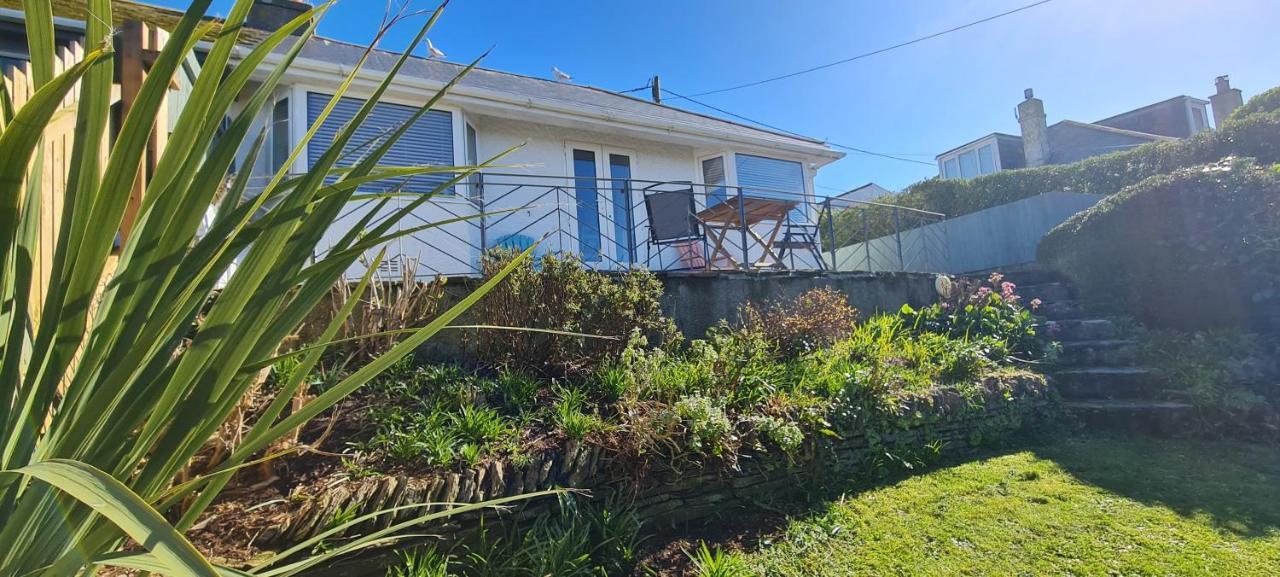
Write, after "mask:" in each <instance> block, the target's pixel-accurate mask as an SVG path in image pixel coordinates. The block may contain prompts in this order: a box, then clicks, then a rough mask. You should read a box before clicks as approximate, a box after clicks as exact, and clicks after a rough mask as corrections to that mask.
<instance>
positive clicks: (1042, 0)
mask: <svg viewBox="0 0 1280 577" xmlns="http://www.w3.org/2000/svg"><path fill="white" fill-rule="evenodd" d="M1052 1H1053V0H1040V1H1039V2H1033V3H1031V4H1027V5H1026V6H1021V7H1018V8H1014V9H1013V10H1009V11H1008V12H1001V13H999V14H996V15H994V16H988V17H986V18H983V19H981V20H974V21H973V22H969V23H968V24H962V25H960V26H956V27H955V28H948V29H946V30H943V31H941V32H935V33H933V34H930V35H928V36H921V37H919V38H913V39H911V40H908V41H906V42H901V43H898V44H894V45H893V46H886V47H884V48H880V49H878V50H872V51H871V52H865V53H862V54H859V55H857V56H851V57H849V58H845V59H843V60H837V61H835V62H828V63H826V64H819V65H818V66H814V67H812V68H806V69H804V70H800V71H797V72H791V73H789V74H783V75H781V76H774V77H772V78H765V79H764V80H757V81H755V82H748V83H746V84H739V85H737V86H730V87H728V88H719V89H716V90H708V91H706V92H699V93H697V94H694V96H695V97H697V96H707V95H709V94H720V93H722V92H729V91H731V90H740V89H743V88H749V87H752V86H759V85H761V84H768V83H770V82H777V81H779V80H784V79H787V78H791V77H794V76H800V75H801V74H808V73H810V72H817V71H818V70H822V69H825V68H831V67H832V66H839V65H841V64H846V63H849V62H853V61H854V60H861V59H863V58H868V57H871V56H875V55H877V54H883V53H885V52H888V51H890V50H897V49H898V48H902V47H904V46H910V45H912V44H916V43H919V42H924V41H925V40H932V39H934V38H937V37H939V36H944V35H946V34H951V33H952V32H958V31H960V30H964V29H965V28H971V27H973V26H977V25H979V24H984V23H987V22H990V21H992V20H995V19H997V18H1003V17H1005V16H1008V15H1010V14H1016V13H1018V12H1022V11H1023V10H1030V9H1032V8H1035V7H1036V6H1040V5H1042V4H1048V3H1049V2H1052Z"/></svg>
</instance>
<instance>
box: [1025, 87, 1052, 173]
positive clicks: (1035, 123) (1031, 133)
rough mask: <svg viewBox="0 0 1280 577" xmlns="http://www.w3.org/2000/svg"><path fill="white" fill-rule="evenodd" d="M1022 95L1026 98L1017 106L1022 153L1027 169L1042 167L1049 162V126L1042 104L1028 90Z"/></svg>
mask: <svg viewBox="0 0 1280 577" xmlns="http://www.w3.org/2000/svg"><path fill="white" fill-rule="evenodd" d="M1022 94H1023V96H1025V97H1026V99H1025V100H1023V101H1022V102H1021V103H1019V104H1018V124H1021V125H1022V152H1023V154H1024V155H1025V156H1026V158H1027V168H1034V167H1036V166H1044V165H1045V163H1047V162H1049V124H1048V122H1047V120H1046V119H1045V115H1044V102H1041V101H1040V99H1039V98H1036V97H1035V93H1034V92H1032V91H1031V89H1030V88H1028V89H1026V90H1024V91H1023V92H1022Z"/></svg>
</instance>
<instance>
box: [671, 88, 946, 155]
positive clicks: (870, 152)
mask: <svg viewBox="0 0 1280 577" xmlns="http://www.w3.org/2000/svg"><path fill="white" fill-rule="evenodd" d="M662 91H663V92H666V93H667V94H670V95H672V96H674V97H676V98H679V99H682V100H688V101H689V102H692V103H694V104H697V105H699V106H705V107H707V108H710V109H711V110H714V111H716V112H719V113H721V114H725V115H728V116H732V117H734V118H737V119H738V120H742V121H744V122H750V123H752V124H755V125H758V126H763V127H765V128H768V129H770V130H776V131H778V132H781V133H783V134H787V135H790V136H794V137H796V138H804V139H806V140H809V139H810V137H808V136H805V135H803V134H799V133H795V132H792V131H790V130H787V129H785V128H781V127H778V126H774V125H772V124H768V123H766V122H760V121H759V120H755V119H751V118H747V117H746V116H743V115H741V114H735V113H733V112H729V111H728V110H725V109H723V108H719V107H716V106H712V105H710V104H707V103H705V102H702V101H700V100H694V99H693V98H690V97H688V96H684V95H681V94H677V93H675V92H672V91H670V90H667V89H666V88H663V89H662ZM826 144H827V145H828V146H834V147H836V148H840V149H844V150H849V151H852V152H857V153H859V154H866V155H868V156H878V157H880V158H888V159H890V160H897V161H899V162H910V163H914V164H923V165H925V166H928V167H936V166H937V165H935V164H934V163H932V162H925V161H923V160H916V159H914V158H903V157H901V156H894V155H892V154H885V153H883V152H875V151H873V150H867V149H865V148H858V147H856V146H848V145H844V144H840V143H838V142H831V141H830V140H828V141H826Z"/></svg>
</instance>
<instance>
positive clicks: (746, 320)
mask: <svg viewBox="0 0 1280 577" xmlns="http://www.w3.org/2000/svg"><path fill="white" fill-rule="evenodd" d="M739 318H740V323H741V326H742V327H743V328H744V329H745V330H748V331H758V332H759V333H760V334H762V335H763V336H764V338H765V339H766V340H767V341H769V342H770V343H771V344H773V345H774V346H775V347H777V348H778V351H779V352H780V353H781V354H782V355H783V356H786V357H793V356H797V355H800V354H803V353H806V352H809V351H813V350H816V349H819V348H822V347H826V346H830V345H831V343H834V342H836V341H837V340H840V339H842V338H844V337H846V336H848V334H849V332H850V331H852V330H853V325H854V324H855V323H856V322H857V321H858V309H856V308H853V307H852V306H850V305H849V297H847V296H845V294H844V293H842V292H840V291H837V290H835V289H832V288H830V287H824V288H816V289H812V290H809V291H806V292H804V293H802V294H800V295H799V296H797V297H795V298H793V299H787V300H779V301H774V302H773V303H771V304H770V305H768V306H767V307H765V308H764V309H757V308H756V307H754V306H752V305H751V304H750V303H748V304H746V305H743V306H742V308H741V310H740V311H739Z"/></svg>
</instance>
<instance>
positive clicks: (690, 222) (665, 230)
mask: <svg viewBox="0 0 1280 577" xmlns="http://www.w3.org/2000/svg"><path fill="white" fill-rule="evenodd" d="M644 208H645V212H646V213H648V216H649V243H650V244H652V245H654V246H657V247H659V249H661V247H664V246H671V247H673V248H674V249H675V250H676V251H677V254H678V255H679V257H678V260H679V262H680V264H681V268H680V269H667V270H692V269H700V268H706V256H705V255H704V254H703V253H704V252H705V249H704V246H705V243H704V241H705V239H706V233H705V232H704V231H703V229H702V223H701V222H699V221H698V217H697V216H696V214H697V205H696V204H695V203H694V198H693V189H692V188H690V189H687V190H674V191H665V192H651V193H648V194H646V195H645V197H644ZM659 263H661V259H659Z"/></svg>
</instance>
